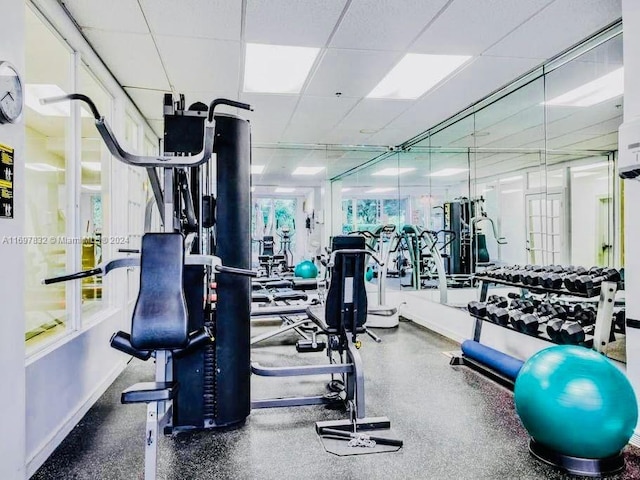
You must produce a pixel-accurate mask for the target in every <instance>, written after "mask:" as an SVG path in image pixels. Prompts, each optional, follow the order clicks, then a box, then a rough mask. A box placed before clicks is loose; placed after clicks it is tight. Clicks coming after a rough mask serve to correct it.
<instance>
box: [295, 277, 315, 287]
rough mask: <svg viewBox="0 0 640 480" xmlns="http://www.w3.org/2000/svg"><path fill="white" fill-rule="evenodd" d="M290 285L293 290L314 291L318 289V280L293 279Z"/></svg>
mask: <svg viewBox="0 0 640 480" xmlns="http://www.w3.org/2000/svg"><path fill="white" fill-rule="evenodd" d="M291 283H292V288H293V289H294V290H316V289H317V288H318V279H316V278H294V279H293V280H291Z"/></svg>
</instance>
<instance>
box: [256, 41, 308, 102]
mask: <svg viewBox="0 0 640 480" xmlns="http://www.w3.org/2000/svg"><path fill="white" fill-rule="evenodd" d="M319 51H320V49H319V48H310V47H291V46H283V45H263V44H258V43H247V52H246V57H245V66H244V91H245V92H255V93H300V90H302V86H303V85H304V82H305V81H306V79H307V76H308V75H309V72H310V71H311V67H312V66H313V62H315V60H316V57H317V56H318V52H319Z"/></svg>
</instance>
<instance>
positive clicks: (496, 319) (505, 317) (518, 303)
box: [487, 300, 534, 327]
mask: <svg viewBox="0 0 640 480" xmlns="http://www.w3.org/2000/svg"><path fill="white" fill-rule="evenodd" d="M533 311H534V306H533V303H531V302H530V301H528V300H512V301H511V304H510V305H509V308H496V309H493V310H492V311H491V313H490V314H489V316H490V317H491V321H492V322H493V323H497V324H498V325H502V326H503V327H506V326H507V324H508V323H509V318H510V316H511V314H512V313H514V312H522V313H532V312H533ZM487 312H489V309H488V308H487Z"/></svg>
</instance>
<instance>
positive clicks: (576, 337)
mask: <svg viewBox="0 0 640 480" xmlns="http://www.w3.org/2000/svg"><path fill="white" fill-rule="evenodd" d="M595 328H596V326H595V325H586V326H585V325H581V324H580V323H578V322H565V323H564V325H562V328H561V329H560V338H561V342H562V343H564V344H567V345H579V344H581V343H584V341H585V340H586V337H587V335H592V334H593V331H594V330H595Z"/></svg>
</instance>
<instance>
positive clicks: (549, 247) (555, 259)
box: [525, 193, 565, 265]
mask: <svg viewBox="0 0 640 480" xmlns="http://www.w3.org/2000/svg"><path fill="white" fill-rule="evenodd" d="M525 198H526V202H525V204H526V215H527V222H526V225H527V251H528V254H529V262H530V263H531V264H532V265H551V264H560V263H562V261H563V259H562V252H563V246H564V240H565V239H564V235H563V232H564V215H563V209H564V206H563V198H562V194H561V193H549V194H545V193H532V194H527V195H526V197H525Z"/></svg>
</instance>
